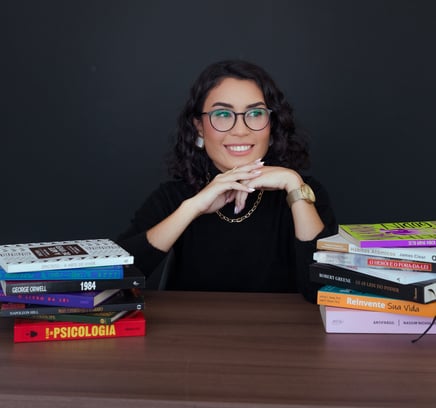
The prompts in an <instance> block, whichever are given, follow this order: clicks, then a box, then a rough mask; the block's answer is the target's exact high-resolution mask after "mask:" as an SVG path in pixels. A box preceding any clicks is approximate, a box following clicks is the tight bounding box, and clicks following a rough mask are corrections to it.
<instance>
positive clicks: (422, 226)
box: [338, 221, 436, 248]
mask: <svg viewBox="0 0 436 408" xmlns="http://www.w3.org/2000/svg"><path fill="white" fill-rule="evenodd" d="M338 232H339V235H341V236H342V237H343V238H345V239H346V240H348V241H349V242H351V243H352V244H354V245H357V246H360V247H362V248H371V247H388V248H389V247H434V246H436V221H411V222H393V223H383V224H340V225H339V230H338Z"/></svg>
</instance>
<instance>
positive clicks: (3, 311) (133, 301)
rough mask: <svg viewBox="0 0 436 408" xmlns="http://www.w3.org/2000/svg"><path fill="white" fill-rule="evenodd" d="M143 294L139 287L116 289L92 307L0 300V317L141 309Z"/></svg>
mask: <svg viewBox="0 0 436 408" xmlns="http://www.w3.org/2000/svg"><path fill="white" fill-rule="evenodd" d="M143 309H144V295H143V292H142V290H141V289H124V290H121V291H118V292H117V293H116V294H115V295H113V296H112V297H110V298H109V299H108V300H106V301H105V302H103V303H100V304H99V305H98V306H96V307H93V308H83V307H65V306H46V305H35V304H28V303H9V302H0V317H29V316H37V315H47V314H65V313H71V314H75V313H99V312H113V311H120V310H143Z"/></svg>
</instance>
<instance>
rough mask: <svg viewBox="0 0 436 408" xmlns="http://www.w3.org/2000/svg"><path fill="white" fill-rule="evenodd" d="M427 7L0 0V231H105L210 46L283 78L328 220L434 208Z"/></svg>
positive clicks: (153, 174) (434, 63) (148, 179)
mask: <svg viewBox="0 0 436 408" xmlns="http://www.w3.org/2000/svg"><path fill="white" fill-rule="evenodd" d="M435 4H436V3H435V2H433V1H425V0H411V1H405V0H402V1H401V0H392V1H383V0H365V1H361V0H355V1H352V0H351V1H350V0H336V1H335V0H329V1H326V0H294V1H292V0H291V1H285V0H272V1H271V0H270V1H258V0H250V1H238V0H234V1H227V0H222V1H219V2H215V1H206V0H202V1H193V0H185V1H153V0H148V1H145V0H144V1H132V0H120V1H110V0H104V1H93V0H86V1H80V0H74V1H66V0H55V1H43V0H38V1H36V0H31V1H22V0H21V1H20V0H10V1H2V2H1V3H0V11H1V13H0V14H1V17H0V19H1V20H0V23H1V24H0V26H1V30H2V32H1V38H2V40H1V41H2V44H1V73H2V75H1V82H0V85H1V91H0V100H1V103H2V118H1V125H0V126H1V128H0V131H1V160H0V171H1V177H2V183H1V192H2V194H1V198H0V200H1V201H0V202H1V211H0V242H1V243H13V242H28V241H43V240H58V239H79V238H100V237H115V236H116V235H117V234H118V232H120V231H121V230H123V229H124V228H125V227H126V226H127V224H128V221H129V219H130V217H131V216H132V214H133V212H134V210H135V209H136V208H137V207H138V206H139V205H140V204H141V203H142V201H143V200H144V199H145V197H146V196H147V195H148V194H149V193H150V192H151V190H152V189H153V188H154V187H156V186H157V184H158V183H159V182H160V181H162V180H165V179H166V167H165V161H164V157H165V153H166V151H167V150H168V148H169V146H170V143H171V139H172V136H173V130H174V127H175V121H176V117H177V114H178V112H179V110H180V108H181V106H182V104H183V103H184V100H185V98H186V96H187V92H188V89H189V87H190V85H191V83H192V81H193V80H194V79H195V77H196V76H197V74H198V73H199V72H200V71H201V70H202V69H203V68H204V67H205V65H207V64H209V63H211V62H213V61H216V60H219V59H223V58H245V59H248V60H251V61H253V62H256V63H258V64H260V65H262V66H264V67H265V68H266V69H267V70H268V71H269V72H270V73H271V74H272V76H273V77H274V78H275V80H276V81H277V83H278V84H279V86H280V87H281V88H282V89H283V90H284V92H285V94H286V96H287V97H288V99H289V101H290V102H291V103H292V104H293V106H294V107H295V111H296V116H297V119H298V121H299V123H300V125H301V126H302V127H304V128H305V129H306V130H307V132H308V133H309V134H310V136H311V138H312V152H313V162H314V165H313V174H314V175H315V176H316V177H317V178H318V179H320V180H321V181H322V182H323V184H324V185H325V186H326V187H327V189H328V190H329V191H330V195H331V198H332V201H333V204H334V207H335V209H336V213H337V217H338V221H339V222H341V223H347V222H353V223H354V222H383V221H400V220H412V219H413V220H424V219H434V218H435V211H434V206H435V204H434V199H435V193H434V182H435V176H434V170H433V166H434V164H433V163H434V159H433V158H434V154H435V138H436V125H435V123H436V122H435V115H434V111H435V106H436V103H435V95H436V80H435V75H436V74H435V73H436V58H435V40H436V24H435V21H436V6H435Z"/></svg>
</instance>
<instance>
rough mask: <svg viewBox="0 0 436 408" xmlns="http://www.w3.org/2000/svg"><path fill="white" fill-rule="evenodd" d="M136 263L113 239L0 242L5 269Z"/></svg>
mask: <svg viewBox="0 0 436 408" xmlns="http://www.w3.org/2000/svg"><path fill="white" fill-rule="evenodd" d="M129 264H133V256H132V255H131V254H129V253H128V252H127V251H126V250H124V249H123V248H121V247H120V246H119V245H118V244H116V243H115V242H113V241H112V240H110V239H87V240H75V241H54V242H35V243H25V244H10V245H0V266H1V267H2V268H3V269H4V270H5V271H6V272H12V273H13V272H33V271H43V270H55V269H67V268H85V267H94V266H110V265H129Z"/></svg>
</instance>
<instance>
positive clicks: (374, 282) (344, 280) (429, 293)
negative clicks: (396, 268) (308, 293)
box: [309, 262, 436, 303]
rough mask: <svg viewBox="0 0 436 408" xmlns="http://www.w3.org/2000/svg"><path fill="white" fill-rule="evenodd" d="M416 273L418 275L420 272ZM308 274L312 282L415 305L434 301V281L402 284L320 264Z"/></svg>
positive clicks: (435, 296) (312, 265) (310, 267)
mask: <svg viewBox="0 0 436 408" xmlns="http://www.w3.org/2000/svg"><path fill="white" fill-rule="evenodd" d="M416 273H419V274H420V272H416ZM309 274H310V280H311V281H312V282H316V283H322V284H324V285H333V286H338V287H340V288H345V289H352V290H358V291H360V292H366V293H374V294H376V295H381V296H385V297H390V298H394V299H401V300H409V301H412V302H417V303H430V302H434V301H436V279H432V280H424V281H420V282H415V283H408V284H404V283H399V282H395V281H390V280H387V279H382V278H379V277H375V276H371V275H366V274H363V273H361V272H357V271H354V270H351V269H346V268H343V267H340V266H335V265H330V264H324V263H320V262H316V263H313V264H311V265H310V266H309Z"/></svg>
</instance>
